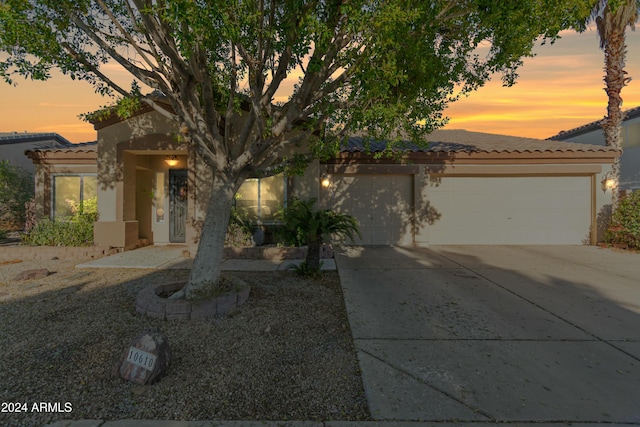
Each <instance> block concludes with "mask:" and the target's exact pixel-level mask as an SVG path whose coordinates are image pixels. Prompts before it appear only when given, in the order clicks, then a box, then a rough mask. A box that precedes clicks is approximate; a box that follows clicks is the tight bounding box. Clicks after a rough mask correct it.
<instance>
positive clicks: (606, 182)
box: [600, 171, 618, 193]
mask: <svg viewBox="0 0 640 427" xmlns="http://www.w3.org/2000/svg"><path fill="white" fill-rule="evenodd" d="M617 186H618V180H617V179H616V178H615V177H614V176H613V174H612V173H611V171H609V172H607V173H606V175H605V176H604V178H602V181H600V188H602V191H603V192H605V193H606V192H607V190H613V189H614V188H616V187H617Z"/></svg>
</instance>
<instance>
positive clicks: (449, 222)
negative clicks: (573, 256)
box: [320, 152, 617, 246]
mask: <svg viewBox="0 0 640 427" xmlns="http://www.w3.org/2000/svg"><path fill="white" fill-rule="evenodd" d="M616 155H617V154H616V153H613V152H607V153H604V152H600V153H597V152H595V153H594V152H571V153H567V152H565V153H563V152H557V153H554V154H553V155H548V154H546V153H531V152H529V153H527V152H520V153H518V152H510V153H499V152H496V153H472V154H468V153H461V154H460V155H458V156H449V158H448V159H447V160H443V159H442V158H438V156H437V155H432V156H431V157H429V156H424V155H422V156H421V155H414V156H413V158H411V159H405V161H406V162H407V163H408V164H406V165H398V164H384V163H379V162H378V163H376V162H373V161H372V160H371V158H370V156H366V155H361V154H350V155H343V156H342V157H341V158H340V157H339V158H338V159H336V160H335V161H333V162H331V163H330V164H327V165H321V166H320V168H321V169H323V168H324V170H325V171H326V173H328V174H330V175H331V177H332V184H331V186H330V187H329V188H326V189H325V188H322V187H320V188H321V191H320V194H321V204H322V206H323V207H325V208H332V209H336V210H338V211H341V212H344V213H349V214H351V215H354V216H355V217H356V218H357V219H358V221H359V223H360V228H361V232H362V238H361V239H358V241H357V242H356V243H361V244H373V245H379V244H392V245H393V244H395V245H415V246H429V245H434V244H440V245H442V244H595V243H596V242H597V241H599V240H601V238H602V236H603V232H604V224H605V222H606V218H607V209H608V208H610V203H611V193H610V191H611V190H606V191H603V190H602V189H601V182H602V180H603V179H604V177H605V175H606V173H607V172H608V171H609V170H611V163H612V162H613V159H614V158H615V156H616Z"/></svg>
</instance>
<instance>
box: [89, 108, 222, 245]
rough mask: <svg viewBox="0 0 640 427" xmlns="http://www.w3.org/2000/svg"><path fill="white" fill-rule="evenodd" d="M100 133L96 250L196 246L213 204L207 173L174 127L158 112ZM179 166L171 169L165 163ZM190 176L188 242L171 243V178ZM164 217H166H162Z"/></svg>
mask: <svg viewBox="0 0 640 427" xmlns="http://www.w3.org/2000/svg"><path fill="white" fill-rule="evenodd" d="M96 128H97V130H98V181H99V185H98V211H99V214H100V216H99V220H98V222H97V223H96V224H95V227H94V236H95V242H96V243H97V244H101V245H105V246H112V247H123V248H129V247H133V246H135V245H138V244H139V241H140V240H145V241H147V242H148V243H153V244H168V243H185V244H186V245H192V246H195V244H196V243H197V240H198V235H199V224H200V222H201V221H202V219H203V218H204V212H205V206H206V202H207V200H208V195H209V193H208V191H207V184H206V183H207V177H209V178H210V173H208V171H207V168H205V167H204V166H203V162H202V161H201V160H199V159H198V158H197V156H196V154H195V152H194V151H193V150H190V149H189V148H188V146H187V145H186V144H182V143H180V142H179V141H178V139H177V137H176V135H177V128H176V126H175V124H174V123H173V122H171V121H169V120H167V119H166V117H164V116H162V115H161V114H159V113H157V112H155V111H149V112H146V113H145V114H140V115H137V116H134V117H132V118H129V119H127V120H118V121H114V122H112V123H107V124H104V125H101V124H100V123H98V124H97V125H96ZM174 158H175V160H176V164H175V165H171V166H169V165H168V164H167V163H166V161H167V160H169V159H174ZM180 170H184V171H187V179H188V189H189V190H188V192H187V201H186V203H187V212H188V216H187V217H186V219H185V224H184V226H185V229H186V232H185V237H184V241H182V240H179V241H172V239H171V237H170V225H171V222H170V220H169V218H170V217H169V215H168V214H169V211H170V209H171V206H170V198H169V197H168V195H169V177H170V175H171V173H172V171H180ZM160 212H163V213H164V215H158V213H160Z"/></svg>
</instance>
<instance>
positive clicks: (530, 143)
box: [341, 129, 617, 154]
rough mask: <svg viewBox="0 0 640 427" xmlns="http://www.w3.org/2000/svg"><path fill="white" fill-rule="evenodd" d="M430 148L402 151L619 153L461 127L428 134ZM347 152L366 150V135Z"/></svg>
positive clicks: (373, 147) (379, 144)
mask: <svg viewBox="0 0 640 427" xmlns="http://www.w3.org/2000/svg"><path fill="white" fill-rule="evenodd" d="M426 139H427V141H429V145H428V147H427V148H424V147H418V146H416V145H414V144H411V143H404V144H402V147H400V148H399V149H400V150H403V151H410V152H413V153H434V154H438V153H447V154H456V153H469V154H470V153H486V154H508V153H514V154H515V153H531V154H535V153H544V154H557V153H564V154H570V153H575V154H585V153H602V154H605V153H612V154H615V153H617V150H615V149H614V148H612V147H604V146H599V145H592V144H578V143H574V142H561V141H551V140H543V139H534V138H522V137H516V136H508V135H498V134H490V133H482V132H469V131H466V130H461V129H452V130H437V131H435V132H433V133H431V134H429V135H428V136H427V138H426ZM368 145H369V151H370V152H372V153H376V152H382V151H384V149H385V147H386V145H387V142H386V141H375V140H372V141H369V144H368ZM341 151H342V152H343V153H365V152H367V142H366V140H365V139H364V138H362V137H350V138H349V139H348V140H347V141H346V143H345V145H344V146H343V147H342V149H341Z"/></svg>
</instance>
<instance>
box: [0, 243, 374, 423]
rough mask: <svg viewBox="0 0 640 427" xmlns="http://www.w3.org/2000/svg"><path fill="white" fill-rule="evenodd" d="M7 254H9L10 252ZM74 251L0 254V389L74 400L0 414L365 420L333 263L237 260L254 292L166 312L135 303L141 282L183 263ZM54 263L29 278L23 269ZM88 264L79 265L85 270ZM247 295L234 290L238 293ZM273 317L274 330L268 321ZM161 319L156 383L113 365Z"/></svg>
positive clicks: (47, 418)
mask: <svg viewBox="0 0 640 427" xmlns="http://www.w3.org/2000/svg"><path fill="white" fill-rule="evenodd" d="M8 257H11V258H14V257H15V255H13V254H11V255H8ZM79 262H81V261H79V260H78V259H67V258H62V257H61V259H60V260H57V261H53V260H50V259H38V260H27V259H25V260H24V262H22V263H18V264H6V265H1V266H0V292H2V293H3V296H2V301H1V302H0V321H1V322H2V328H0V343H2V345H0V361H1V362H0V363H1V365H2V369H0V384H2V387H0V400H1V401H3V402H10V401H27V402H35V401H37V402H58V401H61V400H62V401H63V402H66V401H68V402H70V403H71V404H72V406H73V412H71V413H26V414H6V413H5V414H3V413H0V425H2V426H4V425H10V426H12V427H36V426H37V427H41V426H43V425H47V424H48V423H51V422H53V421H55V420H60V419H69V418H73V419H90V420H105V421H113V420H120V419H161V420H245V421H248V420H254V421H255V420H367V419H369V414H368V411H367V402H366V398H365V395H364V391H363V388H362V382H361V378H360V371H359V367H358V362H357V358H356V356H355V350H354V345H353V341H352V338H351V334H350V332H349V326H348V322H347V319H346V313H345V309H344V302H343V298H342V292H341V288H340V284H339V280H338V275H337V273H336V272H328V273H326V275H325V276H324V277H323V278H322V279H321V280H311V281H308V280H304V279H301V278H300V277H298V276H296V275H295V274H294V273H293V272H286V271H282V272H238V273H234V274H237V275H238V277H240V278H241V279H242V280H244V281H245V282H247V283H250V284H251V291H250V294H251V295H250V298H249V299H248V300H246V302H245V303H244V305H243V306H242V307H241V308H240V309H238V310H236V311H234V312H232V313H230V314H227V315H225V316H221V317H215V318H212V319H207V320H189V321H178V322H174V321H167V320H164V319H154V318H151V317H148V316H146V315H141V314H139V313H138V312H137V309H138V308H137V307H136V306H137V304H136V297H137V295H138V293H139V292H140V291H141V290H142V289H144V288H147V287H149V286H151V285H153V284H162V283H172V282H180V281H182V282H184V280H186V278H187V276H188V271H187V270H159V271H149V270H136V269H109V270H108V274H105V270H99V269H97V270H93V269H87V270H86V271H91V272H92V273H93V274H91V275H90V276H85V277H81V278H80V277H78V278H77V279H78V281H79V282H82V288H81V289H80V290H78V291H77V292H74V293H70V294H66V295H61V292H62V291H63V290H64V289H66V288H69V287H70V285H75V284H76V283H78V282H74V283H70V277H72V276H73V275H74V274H76V273H78V270H75V269H74V265H75V264H77V263H79ZM35 268H46V269H48V270H49V271H57V274H53V275H49V276H47V277H45V278H43V279H40V280H38V283H40V284H42V286H40V287H38V288H33V289H25V282H17V281H14V280H13V277H15V276H16V275H17V274H18V273H20V272H21V271H24V270H27V269H35ZM83 271H84V270H83ZM241 299H242V295H239V296H238V300H239V301H240V300H241ZM267 328H269V329H268V332H265V330H266V329H267ZM152 329H160V330H162V331H163V332H164V333H165V334H166V336H167V338H168V340H169V343H170V344H171V351H172V359H171V365H170V367H169V368H168V369H167V370H166V371H165V373H164V374H163V375H162V376H161V377H160V378H159V380H158V381H157V382H155V383H154V384H152V385H147V386H141V385H138V384H136V383H133V382H130V381H124V380H122V379H121V378H119V377H116V376H114V375H113V372H112V370H113V366H114V365H115V364H116V363H117V362H118V359H119V357H120V356H121V354H120V352H121V351H122V350H123V349H124V348H125V347H127V346H128V345H129V344H130V343H131V338H132V337H135V336H136V335H137V334H139V333H140V332H141V331H145V330H152Z"/></svg>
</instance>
